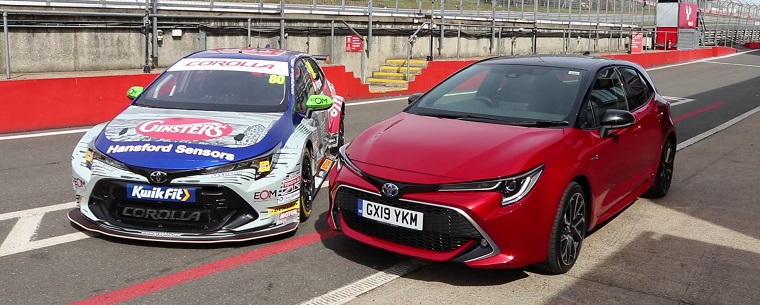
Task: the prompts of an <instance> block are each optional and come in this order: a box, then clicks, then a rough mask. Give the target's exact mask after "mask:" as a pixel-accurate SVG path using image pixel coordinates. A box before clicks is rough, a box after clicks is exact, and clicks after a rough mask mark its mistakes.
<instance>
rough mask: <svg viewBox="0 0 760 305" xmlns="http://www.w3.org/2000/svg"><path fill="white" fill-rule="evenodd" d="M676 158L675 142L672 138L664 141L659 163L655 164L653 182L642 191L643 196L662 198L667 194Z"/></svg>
mask: <svg viewBox="0 0 760 305" xmlns="http://www.w3.org/2000/svg"><path fill="white" fill-rule="evenodd" d="M675 159H676V144H675V141H673V140H672V139H668V141H667V142H665V146H663V147H662V153H661V154H660V164H659V165H658V166H657V174H656V175H657V176H656V177H655V179H654V184H652V186H651V187H650V188H649V189H648V190H647V191H646V192H645V193H644V195H643V197H648V198H662V197H665V195H667V194H668V190H669V189H670V183H671V181H672V180H673V165H674V161H675Z"/></svg>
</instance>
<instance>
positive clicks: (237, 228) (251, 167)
mask: <svg viewBox="0 0 760 305" xmlns="http://www.w3.org/2000/svg"><path fill="white" fill-rule="evenodd" d="M315 59H316V58H315V57H314V56H310V55H308V54H304V53H298V52H291V51H284V50H273V49H218V50H209V51H201V52H197V53H193V54H191V55H188V56H186V57H184V58H182V59H180V60H179V61H177V62H176V63H174V64H173V65H171V66H170V67H169V68H167V70H166V71H165V72H163V73H162V74H161V75H159V76H158V77H157V78H156V80H154V81H153V82H152V83H151V84H150V85H149V86H148V87H146V88H142V87H133V88H131V89H130V90H129V91H128V93H127V96H128V97H129V98H130V99H132V103H131V105H130V106H129V107H127V108H126V109H125V110H124V111H123V112H122V113H120V114H119V115H118V116H116V117H115V118H114V119H113V120H111V121H110V122H107V123H104V124H100V125H98V126H95V127H93V128H92V129H91V130H90V131H88V132H87V133H86V134H85V135H84V136H83V137H82V139H81V140H80V141H79V143H78V144H77V146H76V148H75V149H74V152H73V154H72V160H71V165H72V170H73V180H72V183H73V186H74V190H75V193H76V202H77V205H78V207H77V208H76V209H73V210H71V211H70V212H69V214H68V215H69V219H70V220H71V221H72V222H73V223H75V224H77V225H79V226H81V227H82V228H84V229H87V230H90V231H94V232H99V233H102V234H106V235H110V236H116V237H123V238H132V239H141V240H157V241H171V242H223V241H243V240H250V239H255V238H262V237H266V236H271V235H275V234H281V233H285V232H291V231H294V230H296V229H297V228H298V225H299V223H300V222H301V221H305V220H306V219H308V218H309V216H310V215H311V207H312V199H313V198H314V196H315V195H316V192H317V191H318V190H319V188H320V186H321V184H322V182H324V180H325V177H326V176H327V173H328V172H329V171H330V169H331V168H332V164H333V160H334V153H335V152H336V151H337V148H338V147H339V146H340V145H342V144H343V132H344V128H343V116H344V105H343V98H342V97H341V96H339V95H337V94H336V92H335V89H334V87H333V85H332V84H331V83H330V82H329V81H328V80H327V79H326V77H325V75H324V73H323V72H322V70H321V69H320V68H319V66H318V65H317V63H316V61H315Z"/></svg>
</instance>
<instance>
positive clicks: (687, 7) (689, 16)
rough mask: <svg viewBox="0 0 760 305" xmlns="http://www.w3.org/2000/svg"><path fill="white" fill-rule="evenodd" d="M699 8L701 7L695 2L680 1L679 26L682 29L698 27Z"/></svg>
mask: <svg viewBox="0 0 760 305" xmlns="http://www.w3.org/2000/svg"><path fill="white" fill-rule="evenodd" d="M698 10H699V8H698V7H697V5H696V4H694V3H679V5H678V27H679V28H681V29H696V28H697V11H698Z"/></svg>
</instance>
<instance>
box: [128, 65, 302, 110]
mask: <svg viewBox="0 0 760 305" xmlns="http://www.w3.org/2000/svg"><path fill="white" fill-rule="evenodd" d="M288 82H289V77H288V76H287V63H284V62H266V61H253V60H231V59H206V58H200V59H187V58H186V59H182V60H180V61H179V62H177V63H176V64H174V65H172V66H171V67H169V68H168V69H167V70H166V72H164V73H162V74H161V75H160V76H159V78H158V79H157V80H156V81H154V82H153V83H152V84H151V85H150V86H148V88H146V89H145V93H144V94H142V95H140V97H139V98H138V99H137V100H136V101H135V103H136V104H137V105H145V106H153V107H161V108H177V109H194V110H220V111H243V112H280V111H285V109H287V99H286V98H285V97H286V96H287V91H288V90H287V87H288V86H287V84H288Z"/></svg>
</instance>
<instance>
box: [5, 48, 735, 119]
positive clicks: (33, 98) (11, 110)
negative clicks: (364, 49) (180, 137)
mask: <svg viewBox="0 0 760 305" xmlns="http://www.w3.org/2000/svg"><path fill="white" fill-rule="evenodd" d="M735 52H736V49H733V48H727V47H712V48H706V49H698V50H678V51H662V52H649V53H644V54H614V55H606V56H605V57H609V58H616V59H623V60H630V61H633V62H636V63H638V64H640V65H642V66H644V67H651V66H658V65H665V64H673V63H678V62H684V61H690V60H696V59H702V58H710V57H717V56H722V55H727V54H731V53H735ZM473 62H474V60H460V61H446V60H440V61H432V62H430V63H429V64H428V66H427V68H425V69H423V70H422V73H421V74H420V75H417V76H416V78H415V81H413V82H411V83H409V89H407V90H403V91H393V92H386V93H372V92H370V91H369V86H367V85H364V84H362V83H361V81H360V80H359V79H358V78H356V77H355V76H354V74H353V73H352V72H348V71H346V69H345V67H343V66H326V67H324V70H325V74H326V75H327V78H328V79H329V80H330V81H331V82H333V84H334V85H335V87H336V90H337V92H338V93H339V94H341V95H343V96H344V97H346V98H347V99H349V100H352V99H364V98H373V97H384V96H399V95H409V94H412V93H416V92H425V91H427V90H429V89H430V88H432V87H433V86H434V85H435V84H437V83H438V82H440V81H441V80H443V79H444V78H446V77H448V76H449V75H451V74H452V73H454V72H456V71H457V70H459V69H461V68H463V67H465V66H467V65H469V64H471V63H473ZM155 77H156V74H136V75H120V76H94V77H76V78H54V79H34V80H10V81H0V133H9V132H21V131H32V130H40V129H50V128H62V127H74V126H86V125H94V124H97V123H100V122H104V121H107V120H110V119H111V118H113V117H114V116H115V115H116V114H117V113H119V111H121V110H122V109H124V107H126V106H127V105H128V104H129V100H128V99H127V97H126V92H127V89H129V87H131V86H146V85H148V83H150V82H151V81H152V80H153V79H154V78H155Z"/></svg>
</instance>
